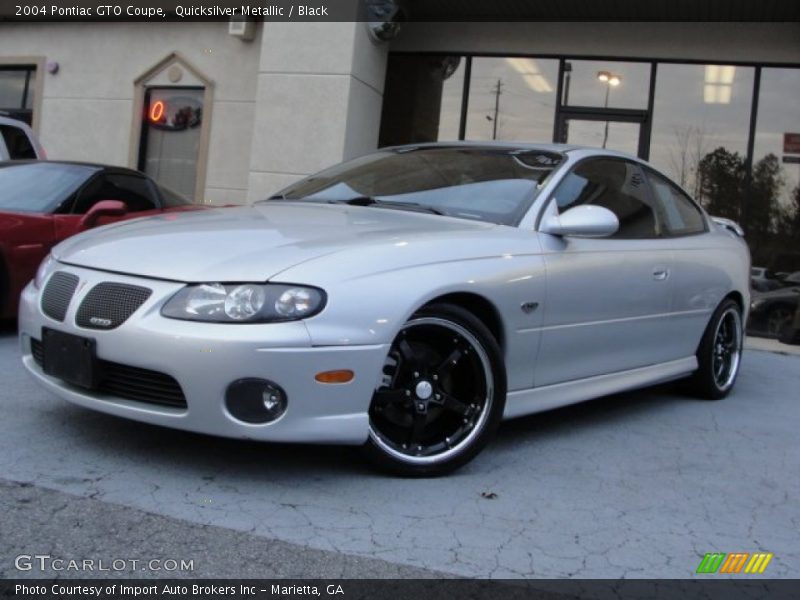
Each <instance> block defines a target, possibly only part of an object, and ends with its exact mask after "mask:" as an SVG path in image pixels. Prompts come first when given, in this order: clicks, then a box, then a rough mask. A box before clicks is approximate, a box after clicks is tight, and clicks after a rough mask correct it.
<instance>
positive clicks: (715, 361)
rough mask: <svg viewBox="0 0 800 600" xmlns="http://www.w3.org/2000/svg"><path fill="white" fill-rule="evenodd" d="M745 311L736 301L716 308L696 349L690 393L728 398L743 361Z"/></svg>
mask: <svg viewBox="0 0 800 600" xmlns="http://www.w3.org/2000/svg"><path fill="white" fill-rule="evenodd" d="M743 340H744V335H743V332H742V311H741V309H740V308H739V305H738V304H737V303H736V302H734V301H733V300H725V301H724V302H722V304H720V305H719V306H718V307H717V310H716V311H714V314H713V315H712V317H711V320H710V321H709V323H708V326H707V327H706V330H705V333H703V338H702V339H701V340H700V345H699V346H698V348H697V363H698V365H699V368H698V369H697V371H695V373H694V375H692V377H690V378H689V379H688V381H687V383H688V387H689V391H690V392H691V393H692V394H694V395H696V396H698V397H700V398H706V399H708V400H719V399H720V398H724V397H725V396H727V395H728V393H729V392H730V391H731V389H732V388H733V384H734V383H736V376H737V375H738V374H739V365H740V364H741V360H742V342H743Z"/></svg>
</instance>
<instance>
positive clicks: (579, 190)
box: [554, 158, 661, 239]
mask: <svg viewBox="0 0 800 600" xmlns="http://www.w3.org/2000/svg"><path fill="white" fill-rule="evenodd" d="M554 197H555V200H556V203H557V204H558V210H559V212H562V213H563V212H564V211H566V210H568V209H570V208H572V207H574V206H578V205H581V204H594V205H597V206H602V207H604V208H607V209H608V210H610V211H611V212H613V213H614V214H615V215H616V216H617V219H619V229H618V230H617V232H616V233H615V234H614V235H613V236H611V237H614V238H620V239H645V238H654V237H659V236H660V235H661V231H660V223H659V220H658V217H657V213H656V211H655V210H654V207H653V206H652V201H651V200H650V197H649V195H648V193H647V183H646V182H645V179H644V175H643V174H642V171H641V169H640V168H639V166H638V165H637V164H635V163H633V162H629V161H625V160H617V159H608V158H595V159H590V160H586V161H583V162H581V163H580V164H578V166H577V167H575V168H574V169H573V170H572V171H571V172H570V173H569V174H567V176H566V177H565V178H564V180H563V181H562V182H561V183H560V184H559V186H558V188H557V189H556V192H555V194H554Z"/></svg>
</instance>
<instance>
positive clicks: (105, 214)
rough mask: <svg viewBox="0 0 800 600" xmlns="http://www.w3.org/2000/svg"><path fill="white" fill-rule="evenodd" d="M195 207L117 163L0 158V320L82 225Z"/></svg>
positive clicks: (12, 313)
mask: <svg viewBox="0 0 800 600" xmlns="http://www.w3.org/2000/svg"><path fill="white" fill-rule="evenodd" d="M199 208H201V207H200V206H198V205H195V204H192V203H191V202H190V201H189V200H187V199H186V198H184V197H182V196H180V195H178V194H176V193H175V192H173V191H171V190H169V189H167V188H165V187H163V186H161V185H159V184H157V183H155V182H154V181H153V180H152V179H150V178H149V177H147V176H145V175H143V174H142V173H139V172H138V171H133V170H131V169H123V168H121V167H111V166H106V165H95V164H87V163H74V162H57V161H12V162H0V319H3V318H11V317H15V316H16V313H17V302H18V300H19V295H20V292H21V291H22V288H23V287H25V285H26V284H27V283H28V281H30V280H31V279H33V277H34V276H35V274H36V269H37V268H38V266H39V263H41V261H42V259H44V257H45V256H47V253H48V252H49V251H50V248H52V247H53V246H54V245H55V244H57V243H58V242H60V241H61V240H63V239H65V238H68V237H70V236H71V235H75V234H76V233H80V232H81V231H84V230H85V229H89V228H91V227H96V226H98V225H105V224H107V223H113V222H114V221H118V220H121V219H132V218H135V217H142V216H146V215H153V214H158V213H161V212H174V211H185V210H197V209H199Z"/></svg>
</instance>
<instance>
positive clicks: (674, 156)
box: [669, 125, 694, 187]
mask: <svg viewBox="0 0 800 600" xmlns="http://www.w3.org/2000/svg"><path fill="white" fill-rule="evenodd" d="M692 129H694V128H693V127H692V126H691V125H687V126H686V127H675V129H674V131H673V132H672V134H673V135H674V136H675V142H674V144H673V147H672V150H671V151H670V153H669V160H670V163H671V164H672V172H673V173H675V174H676V175H677V178H678V183H679V184H680V185H681V187H686V180H687V178H688V175H689V173H688V170H689V142H690V141H691V138H692Z"/></svg>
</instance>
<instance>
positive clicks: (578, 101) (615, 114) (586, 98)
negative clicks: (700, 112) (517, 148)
mask: <svg viewBox="0 0 800 600" xmlns="http://www.w3.org/2000/svg"><path fill="white" fill-rule="evenodd" d="M559 71H560V75H559V91H558V105H557V108H556V124H555V128H554V134H553V139H554V141H556V142H561V143H569V144H576V145H579V146H590V147H594V148H607V149H609V150H618V151H620V152H625V153H626V154H631V155H633V156H638V157H640V158H644V159H647V158H648V155H649V147H650V114H651V113H652V85H651V84H652V82H653V81H654V77H655V64H653V63H649V62H631V61H627V62H625V61H606V60H562V61H561V63H560V69H559Z"/></svg>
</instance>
